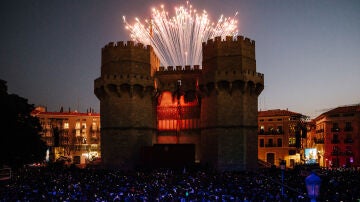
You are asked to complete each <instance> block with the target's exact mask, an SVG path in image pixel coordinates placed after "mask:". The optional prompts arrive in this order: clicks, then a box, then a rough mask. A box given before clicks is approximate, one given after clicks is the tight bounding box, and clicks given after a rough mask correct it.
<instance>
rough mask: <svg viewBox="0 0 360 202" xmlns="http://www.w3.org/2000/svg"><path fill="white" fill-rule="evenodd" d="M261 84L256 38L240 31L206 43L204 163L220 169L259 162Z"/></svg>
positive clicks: (204, 65)
mask: <svg viewBox="0 0 360 202" xmlns="http://www.w3.org/2000/svg"><path fill="white" fill-rule="evenodd" d="M263 87H264V77H263V74H260V73H257V72H256V60H255V41H252V40H250V39H248V38H245V39H244V38H243V37H242V36H238V37H237V39H236V40H233V37H227V38H226V40H221V38H220V37H216V38H215V39H214V40H208V41H207V43H203V64H202V80H201V81H200V90H201V93H202V102H201V123H202V124H201V146H202V148H201V151H202V158H201V160H202V162H203V163H207V164H210V165H211V166H213V167H215V168H217V169H218V170H246V169H253V168H256V167H257V159H258V158H257V141H258V140H257V111H258V106H257V103H258V102H257V100H258V96H259V94H260V93H261V91H262V90H263Z"/></svg>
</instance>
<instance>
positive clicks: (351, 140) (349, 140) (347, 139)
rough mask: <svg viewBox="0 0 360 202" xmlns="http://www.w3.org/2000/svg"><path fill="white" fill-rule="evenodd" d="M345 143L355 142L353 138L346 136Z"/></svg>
mask: <svg viewBox="0 0 360 202" xmlns="http://www.w3.org/2000/svg"><path fill="white" fill-rule="evenodd" d="M344 143H345V144H351V143H354V140H353V139H352V138H346V139H345V140H344Z"/></svg>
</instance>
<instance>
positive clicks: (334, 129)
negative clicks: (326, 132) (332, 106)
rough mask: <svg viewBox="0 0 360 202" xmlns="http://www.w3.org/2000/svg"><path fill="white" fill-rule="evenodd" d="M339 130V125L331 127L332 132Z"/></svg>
mask: <svg viewBox="0 0 360 202" xmlns="http://www.w3.org/2000/svg"><path fill="white" fill-rule="evenodd" d="M339 131H340V128H339V127H334V128H331V132H339Z"/></svg>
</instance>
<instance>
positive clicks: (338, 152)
mask: <svg viewBox="0 0 360 202" xmlns="http://www.w3.org/2000/svg"><path fill="white" fill-rule="evenodd" d="M331 155H332V156H340V155H341V152H340V151H338V150H333V151H332V152H331Z"/></svg>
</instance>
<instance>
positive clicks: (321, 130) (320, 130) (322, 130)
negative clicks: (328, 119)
mask: <svg viewBox="0 0 360 202" xmlns="http://www.w3.org/2000/svg"><path fill="white" fill-rule="evenodd" d="M323 132H324V129H319V130H316V131H315V133H323Z"/></svg>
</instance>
